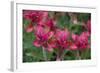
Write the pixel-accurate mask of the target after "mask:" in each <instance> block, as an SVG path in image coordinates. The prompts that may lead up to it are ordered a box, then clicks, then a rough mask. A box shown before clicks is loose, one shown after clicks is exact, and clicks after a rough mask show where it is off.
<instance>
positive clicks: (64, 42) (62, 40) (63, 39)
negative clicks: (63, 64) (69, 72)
mask: <svg viewBox="0 0 100 73" xmlns="http://www.w3.org/2000/svg"><path fill="white" fill-rule="evenodd" d="M55 38H56V40H57V42H56V43H57V47H58V48H59V49H66V48H68V39H69V32H68V30H60V29H58V30H57V31H56V34H55Z"/></svg>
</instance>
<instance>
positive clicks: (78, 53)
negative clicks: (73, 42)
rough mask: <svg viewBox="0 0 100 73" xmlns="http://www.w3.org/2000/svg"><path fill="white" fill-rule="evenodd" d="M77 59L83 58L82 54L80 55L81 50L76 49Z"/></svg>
mask: <svg viewBox="0 0 100 73" xmlns="http://www.w3.org/2000/svg"><path fill="white" fill-rule="evenodd" d="M76 59H78V60H80V59H81V56H80V52H79V50H77V51H76Z"/></svg>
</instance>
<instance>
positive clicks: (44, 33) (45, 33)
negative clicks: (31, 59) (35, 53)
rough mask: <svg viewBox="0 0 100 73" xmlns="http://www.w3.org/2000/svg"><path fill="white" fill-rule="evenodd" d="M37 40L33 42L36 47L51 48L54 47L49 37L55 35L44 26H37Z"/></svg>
mask: <svg viewBox="0 0 100 73" xmlns="http://www.w3.org/2000/svg"><path fill="white" fill-rule="evenodd" d="M35 35H36V40H35V41H34V42H33V44H34V46H36V47H44V48H45V49H47V50H50V49H51V48H52V47H51V46H50V44H49V39H51V37H52V36H53V32H51V31H49V30H47V29H45V28H44V27H42V26H37V27H36V28H35Z"/></svg>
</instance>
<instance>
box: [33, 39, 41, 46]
mask: <svg viewBox="0 0 100 73" xmlns="http://www.w3.org/2000/svg"><path fill="white" fill-rule="evenodd" d="M33 45H34V46H36V47H40V46H41V44H40V42H39V41H38V40H35V41H34V42H33Z"/></svg>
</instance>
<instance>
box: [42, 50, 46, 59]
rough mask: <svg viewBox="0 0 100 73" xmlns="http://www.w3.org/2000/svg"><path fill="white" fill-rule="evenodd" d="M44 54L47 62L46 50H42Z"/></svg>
mask: <svg viewBox="0 0 100 73" xmlns="http://www.w3.org/2000/svg"><path fill="white" fill-rule="evenodd" d="M42 53H43V57H44V60H45V61H47V55H46V50H45V49H44V48H42Z"/></svg>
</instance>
